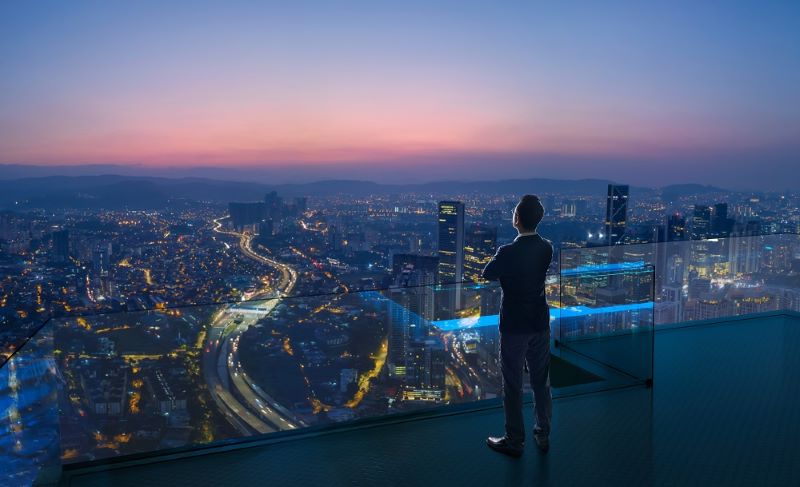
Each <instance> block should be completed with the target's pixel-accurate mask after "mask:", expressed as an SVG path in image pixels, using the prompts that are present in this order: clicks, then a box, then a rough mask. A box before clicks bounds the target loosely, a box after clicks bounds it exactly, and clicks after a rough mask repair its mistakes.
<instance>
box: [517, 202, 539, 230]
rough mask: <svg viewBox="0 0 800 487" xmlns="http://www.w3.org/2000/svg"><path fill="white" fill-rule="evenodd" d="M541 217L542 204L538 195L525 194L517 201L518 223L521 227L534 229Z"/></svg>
mask: <svg viewBox="0 0 800 487" xmlns="http://www.w3.org/2000/svg"><path fill="white" fill-rule="evenodd" d="M543 217H544V206H542V202H541V201H539V197H538V196H536V195H533V194H526V195H525V196H523V197H522V198H520V200H519V203H517V218H519V224H520V226H522V228H524V229H525V230H531V231H533V230H536V227H538V226H539V222H541V221H542V218H543Z"/></svg>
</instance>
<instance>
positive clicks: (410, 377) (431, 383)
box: [403, 339, 446, 401]
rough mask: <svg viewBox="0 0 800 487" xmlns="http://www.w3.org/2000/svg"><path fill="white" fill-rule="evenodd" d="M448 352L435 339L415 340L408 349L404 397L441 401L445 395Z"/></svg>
mask: <svg viewBox="0 0 800 487" xmlns="http://www.w3.org/2000/svg"><path fill="white" fill-rule="evenodd" d="M445 364H446V353H445V350H444V347H443V346H442V344H441V343H439V342H437V341H436V340H433V339H427V340H424V341H415V342H412V343H410V344H409V347H408V350H407V351H406V376H405V383H406V389H405V390H404V392H403V399H404V400H410V401H439V400H441V399H442V398H443V397H444V390H445V377H446V367H445Z"/></svg>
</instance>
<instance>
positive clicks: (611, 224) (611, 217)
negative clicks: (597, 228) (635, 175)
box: [606, 184, 630, 245]
mask: <svg viewBox="0 0 800 487" xmlns="http://www.w3.org/2000/svg"><path fill="white" fill-rule="evenodd" d="M629 192H630V187H629V186H628V185H627V184H609V185H608V199H607V200H606V242H607V243H608V245H617V244H619V243H622V238H623V237H624V236H625V223H626V220H627V215H628V194H629Z"/></svg>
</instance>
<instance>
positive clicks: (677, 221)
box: [667, 213, 686, 242]
mask: <svg viewBox="0 0 800 487" xmlns="http://www.w3.org/2000/svg"><path fill="white" fill-rule="evenodd" d="M685 239H686V218H684V217H682V216H681V215H680V214H678V213H676V214H674V215H670V216H668V217H667V242H677V241H680V240H685Z"/></svg>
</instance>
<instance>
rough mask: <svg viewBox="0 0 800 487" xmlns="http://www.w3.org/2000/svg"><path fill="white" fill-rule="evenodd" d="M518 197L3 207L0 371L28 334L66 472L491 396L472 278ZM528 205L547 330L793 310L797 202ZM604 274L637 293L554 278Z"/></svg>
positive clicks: (745, 196)
mask: <svg viewBox="0 0 800 487" xmlns="http://www.w3.org/2000/svg"><path fill="white" fill-rule="evenodd" d="M518 196H519V195H514V194H505V195H498V194H480V193H476V192H470V193H467V194H455V193H454V194H445V195H432V194H413V193H404V194H396V195H386V194H375V195H371V196H358V195H351V194H347V193H344V192H343V193H341V194H337V195H335V196H314V195H313V194H308V195H300V196H298V195H290V196H287V195H283V194H280V193H279V192H276V191H269V192H266V194H265V195H264V197H263V198H262V199H260V200H258V201H201V200H196V201H194V200H193V201H189V200H186V199H176V200H174V201H169V202H167V203H166V204H165V205H164V207H163V208H159V209H137V210H131V209H115V210H111V209H109V210H89V209H77V208H64V209H60V210H53V209H44V208H36V207H31V206H27V207H26V206H24V205H21V206H20V208H18V209H17V208H15V209H12V210H7V211H3V212H0V269H2V273H1V274H0V276H1V278H0V343H1V344H2V346H3V349H2V355H3V357H2V359H3V360H5V358H7V357H8V356H10V355H11V354H13V353H15V351H16V350H17V349H18V348H19V347H20V346H21V345H23V344H25V343H26V341H28V338H29V337H30V336H32V335H34V333H36V332H38V334H37V335H36V337H34V339H31V340H30V341H29V343H28V344H27V346H26V351H27V350H29V349H30V350H34V349H35V347H36V346H45V345H47V346H51V347H52V348H53V350H54V354H53V356H54V358H55V361H56V362H57V363H58V365H59V370H60V371H61V372H60V377H59V380H60V382H61V390H62V392H63V393H61V394H59V395H58V397H57V398H55V399H54V400H55V401H58V402H59V409H60V411H61V413H60V414H61V420H60V422H61V431H60V435H61V448H62V451H61V455H62V458H64V459H65V460H67V461H80V460H87V459H97V458H104V457H108V456H113V455H119V454H126V453H135V452H142V451H150V450H154V449H161V448H170V447H176V446H181V445H185V444H189V443H198V442H209V441H214V440H219V439H225V438H231V437H238V436H246V435H253V434H264V433H270V432H273V431H279V430H288V429H295V428H301V427H307V426H313V425H319V424H325V423H334V422H341V421H347V420H351V419H357V418H364V417H370V416H376V415H383V414H388V413H391V412H394V411H407V410H411V409H415V408H419V407H426V406H430V405H435V404H442V403H453V402H460V401H471V400H475V399H485V398H490V397H494V396H496V395H497V394H499V392H500V377H499V371H498V368H497V366H496V363H497V353H498V352H497V340H498V333H497V329H496V326H484V325H485V324H486V323H489V324H491V323H492V322H491V320H489V321H488V322H487V321H484V322H480V320H478V318H481V317H486V318H491V317H492V316H495V315H496V314H497V309H498V306H499V300H500V293H499V289H498V288H497V286H496V285H494V284H492V283H487V282H484V281H483V280H482V279H481V270H482V269H483V267H484V266H485V265H486V263H487V262H488V261H489V260H490V259H491V257H492V256H493V255H494V253H495V251H496V249H497V246H498V245H502V244H504V243H507V242H509V241H511V240H513V239H514V237H515V236H516V231H515V230H514V229H513V227H512V226H511V215H512V211H513V208H514V205H515V204H516V202H517V199H518ZM540 197H541V200H542V202H543V205H544V207H545V211H546V215H545V219H544V221H543V223H542V224H541V225H540V228H539V229H538V230H539V232H540V233H541V234H542V235H543V236H544V237H546V238H548V239H549V240H550V241H551V242H552V243H553V246H554V248H555V250H556V253H555V258H554V261H553V264H552V266H551V278H550V279H549V281H548V289H547V292H548V296H549V297H550V303H551V306H552V307H553V309H554V313H557V310H560V309H567V308H569V307H574V306H584V307H590V308H591V307H602V306H604V305H612V304H613V305H619V304H621V303H623V304H636V303H649V305H650V307H649V308H647V309H648V310H649V313H647V314H646V313H641V314H631V316H628V317H626V318H620V317H619V316H617V317H616V319H614V320H606V321H604V320H601V319H598V320H594V321H591V322H582V323H581V324H579V325H575V324H574V323H573V324H572V325H570V327H568V328H567V329H566V330H567V331H566V333H572V334H575V333H578V334H591V333H599V332H604V331H609V328H608V327H635V326H642V325H643V324H649V325H655V326H657V325H661V324H669V323H676V322H681V321H689V320H703V319H713V318H716V317H722V316H729V315H738V314H747V313H754V312H761V311H769V310H774V309H786V308H790V309H800V293H798V292H796V291H795V289H798V288H800V282H798V275H800V274H798V273H800V244H798V239H797V236H796V234H797V233H798V230H800V194H793V193H780V194H779V193H761V194H755V193H735V192H728V191H722V190H718V191H717V190H713V191H711V190H697V191H690V190H688V189H687V190H684V191H677V190H675V191H666V190H643V189H638V190H637V189H635V188H630V187H628V186H625V185H615V184H609V185H608V188H607V191H598V192H597V194H580V193H579V192H577V191H575V192H572V193H568V194H565V193H558V194H555V193H554V194H548V193H541V194H540ZM612 260H619V261H625V262H628V263H642V264H644V265H643V266H642V267H636V269H639V270H640V274H643V273H645V272H647V273H649V274H647V276H645V277H642V275H639V276H638V277H637V276H635V275H633V273H630V272H629V273H628V274H627V275H625V276H623V277H621V278H619V279H613V278H605V279H600V280H598V279H589V280H581V279H580V276H578V277H577V278H575V277H570V278H567V277H564V276H565V275H564V274H563V269H565V268H571V269H573V270H575V269H577V270H580V269H586V268H589V267H590V266H592V265H598V264H604V263H608V262H610V261H612ZM571 275H572V276H574V275H575V274H574V273H573V274H571ZM620 313H624V311H622V312H620ZM637 313H638V312H637ZM556 317H557V314H556ZM557 321H558V320H554V322H557ZM478 322H480V323H481V325H480V326H473V325H474V324H475V323H478ZM454 323H455V325H453V324H454ZM495 323H496V322H495ZM561 325H564V324H563V323H562V324H561ZM43 337H45V338H46V339H45V338H43ZM554 385H555V386H556V387H557V386H558V384H557V379H556V378H554ZM9 424H12V425H13V421H12V422H10V423H9ZM18 441H20V442H21V443H22V442H24V441H25V440H24V437H23V435H22V434H20V437H19V439H18Z"/></svg>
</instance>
